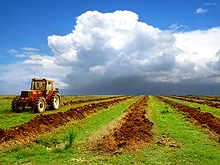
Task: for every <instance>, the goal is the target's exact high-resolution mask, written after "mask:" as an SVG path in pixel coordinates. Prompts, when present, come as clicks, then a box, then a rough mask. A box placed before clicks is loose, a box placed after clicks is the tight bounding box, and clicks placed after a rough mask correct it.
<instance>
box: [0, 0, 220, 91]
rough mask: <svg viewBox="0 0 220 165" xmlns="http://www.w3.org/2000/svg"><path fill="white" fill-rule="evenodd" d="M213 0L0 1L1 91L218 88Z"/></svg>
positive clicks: (217, 22) (219, 23)
mask: <svg viewBox="0 0 220 165" xmlns="http://www.w3.org/2000/svg"><path fill="white" fill-rule="evenodd" d="M219 15H220V1H219V0H193V1H192V0H136V1H133V0H120V1H118V0H106V1H104V0H83V1H78V0H77V1H76V0H42V1H39V0H32V1H30V0H0V95H6V94H13V95H19V94H20V91H21V90H27V89H30V82H31V79H32V78H34V77H44V78H48V79H53V80H55V86H56V87H57V88H59V90H60V93H61V94H63V95H65V94H70V95H85V94H96V95H100V94H128V95H130V94H132V95H139V94H144V95H145V94H146V95H147V94H153V95H154V94H155V95H219V94H220V19H219Z"/></svg>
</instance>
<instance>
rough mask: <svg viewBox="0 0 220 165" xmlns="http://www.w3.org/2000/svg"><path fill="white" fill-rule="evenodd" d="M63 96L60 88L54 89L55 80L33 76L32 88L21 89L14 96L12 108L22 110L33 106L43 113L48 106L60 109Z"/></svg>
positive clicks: (35, 109) (36, 110)
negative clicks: (19, 93)
mask: <svg viewBox="0 0 220 165" xmlns="http://www.w3.org/2000/svg"><path fill="white" fill-rule="evenodd" d="M60 105H61V97H60V94H59V91H58V88H56V89H54V81H53V80H48V79H45V78H33V79H32V82H31V89H30V90H23V91H21V95H20V96H16V97H14V99H13V100H12V103H11V108H12V110H13V111H14V112H22V111H24V110H25V107H31V108H32V110H33V111H34V112H37V113H42V112H44V111H45V109H46V107H47V106H49V108H50V109H55V110H56V109H59V108H60Z"/></svg>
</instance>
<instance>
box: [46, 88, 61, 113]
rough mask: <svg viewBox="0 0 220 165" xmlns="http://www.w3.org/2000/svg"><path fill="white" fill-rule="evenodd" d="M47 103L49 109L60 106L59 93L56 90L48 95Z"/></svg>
mask: <svg viewBox="0 0 220 165" xmlns="http://www.w3.org/2000/svg"><path fill="white" fill-rule="evenodd" d="M49 105H50V108H51V109H55V110H57V109H59V108H60V94H59V93H58V92H54V93H53V94H52V96H51V97H50V101H49Z"/></svg>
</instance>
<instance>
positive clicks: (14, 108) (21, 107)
mask: <svg viewBox="0 0 220 165" xmlns="http://www.w3.org/2000/svg"><path fill="white" fill-rule="evenodd" d="M19 100H20V96H16V97H14V99H13V100H12V102H11V109H12V111H14V112H22V111H24V109H25V106H24V105H23V104H22V103H19Z"/></svg>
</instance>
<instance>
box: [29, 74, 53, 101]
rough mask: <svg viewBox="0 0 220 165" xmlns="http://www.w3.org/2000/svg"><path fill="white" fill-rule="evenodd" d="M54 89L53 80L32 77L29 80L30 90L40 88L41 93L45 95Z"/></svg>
mask: <svg viewBox="0 0 220 165" xmlns="http://www.w3.org/2000/svg"><path fill="white" fill-rule="evenodd" d="M53 89H54V81H53V80H48V79H45V78H33V79H32V82H31V90H40V91H42V95H43V96H44V97H46V96H47V95H48V94H49V92H50V91H51V90H53Z"/></svg>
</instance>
